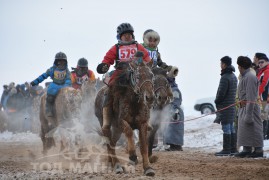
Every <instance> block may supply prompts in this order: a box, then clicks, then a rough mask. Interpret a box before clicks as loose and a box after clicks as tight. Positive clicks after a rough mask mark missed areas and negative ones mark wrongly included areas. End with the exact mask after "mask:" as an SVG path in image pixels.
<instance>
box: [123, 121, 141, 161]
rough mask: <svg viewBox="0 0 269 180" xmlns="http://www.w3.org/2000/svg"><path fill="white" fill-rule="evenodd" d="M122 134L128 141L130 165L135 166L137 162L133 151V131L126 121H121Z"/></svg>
mask: <svg viewBox="0 0 269 180" xmlns="http://www.w3.org/2000/svg"><path fill="white" fill-rule="evenodd" d="M123 132H124V134H125V136H126V137H127V140H128V152H129V160H130V164H137V163H138V160H137V155H136V150H135V142H134V138H133V136H134V133H133V129H132V128H131V126H130V125H129V124H128V123H127V122H126V121H123Z"/></svg>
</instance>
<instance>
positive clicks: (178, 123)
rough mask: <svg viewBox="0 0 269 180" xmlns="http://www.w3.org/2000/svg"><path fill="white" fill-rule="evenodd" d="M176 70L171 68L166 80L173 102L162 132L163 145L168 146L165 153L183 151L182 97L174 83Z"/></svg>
mask: <svg viewBox="0 0 269 180" xmlns="http://www.w3.org/2000/svg"><path fill="white" fill-rule="evenodd" d="M177 75H178V68H177V67H175V66H172V68H171V70H170V71H169V72H168V75H167V80H168V82H169V84H170V86H171V88H172V92H173V97H174V100H173V101H172V102H171V103H170V110H171V112H172V116H171V119H170V123H169V124H168V125H167V127H166V128H165V131H164V144H167V145H170V147H169V148H168V149H166V150H167V151H183V149H182V146H183V144H184V112H183V110H182V108H181V103H182V95H181V92H180V90H179V88H178V85H177V83H176V77H177Z"/></svg>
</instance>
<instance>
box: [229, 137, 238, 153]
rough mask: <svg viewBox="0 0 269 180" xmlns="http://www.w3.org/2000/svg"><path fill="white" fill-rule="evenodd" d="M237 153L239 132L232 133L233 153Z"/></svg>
mask: <svg viewBox="0 0 269 180" xmlns="http://www.w3.org/2000/svg"><path fill="white" fill-rule="evenodd" d="M236 153H238V150H237V134H236V133H232V134H231V155H234V154H236Z"/></svg>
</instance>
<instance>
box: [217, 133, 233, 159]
mask: <svg viewBox="0 0 269 180" xmlns="http://www.w3.org/2000/svg"><path fill="white" fill-rule="evenodd" d="M229 155H231V134H223V149H222V150H221V151H220V152H217V153H215V156H229Z"/></svg>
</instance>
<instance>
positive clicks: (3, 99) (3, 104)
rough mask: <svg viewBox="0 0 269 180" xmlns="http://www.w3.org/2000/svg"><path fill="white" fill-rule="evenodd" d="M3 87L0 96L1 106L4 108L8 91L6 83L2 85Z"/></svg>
mask: <svg viewBox="0 0 269 180" xmlns="http://www.w3.org/2000/svg"><path fill="white" fill-rule="evenodd" d="M3 88H4V91H3V93H2V96H1V104H2V106H3V109H4V110H6V108H7V99H8V92H9V89H8V85H4V86H3Z"/></svg>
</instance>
